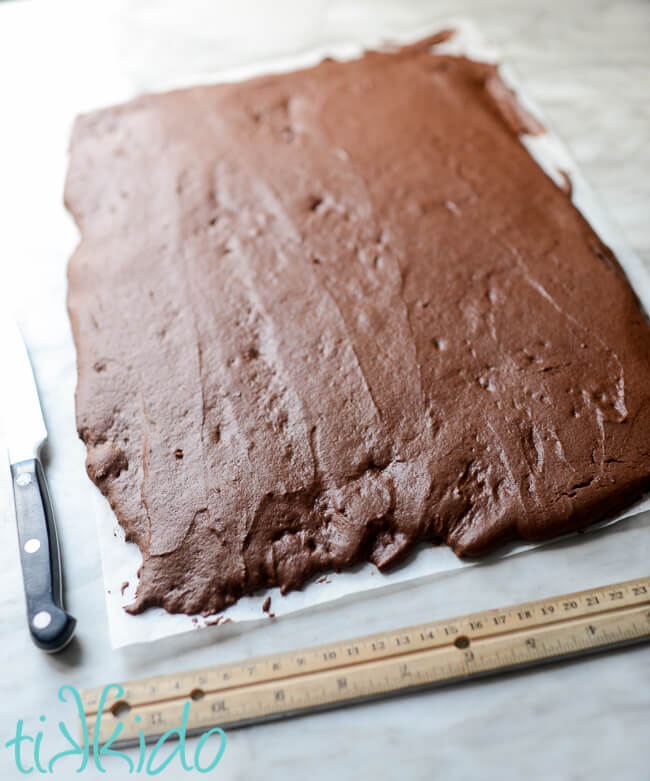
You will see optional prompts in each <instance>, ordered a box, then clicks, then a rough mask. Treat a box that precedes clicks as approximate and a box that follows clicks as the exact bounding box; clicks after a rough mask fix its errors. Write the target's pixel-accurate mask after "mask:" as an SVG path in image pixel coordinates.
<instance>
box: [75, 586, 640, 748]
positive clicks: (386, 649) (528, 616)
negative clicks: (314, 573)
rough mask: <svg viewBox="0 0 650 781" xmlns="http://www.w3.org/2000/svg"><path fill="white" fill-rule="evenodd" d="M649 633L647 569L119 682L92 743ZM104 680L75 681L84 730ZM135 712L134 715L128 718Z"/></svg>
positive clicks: (387, 689) (579, 650)
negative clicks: (507, 603) (520, 600)
mask: <svg viewBox="0 0 650 781" xmlns="http://www.w3.org/2000/svg"><path fill="white" fill-rule="evenodd" d="M649 639H650V576H649V577H646V578H640V579H638V580H630V581H626V582H624V583H616V584H613V585H610V586H603V587H600V588H596V589H591V590H588V591H580V592H577V593H575V594H565V595H562V596H556V597H551V598H549V599H541V600H538V601H536V602H528V603H525V604H521V605H513V606H511V607H506V608H501V609H496V610H487V611H483V612H481V613H474V614H472V615H467V616H460V617H458V618H453V619H446V620H443V621H434V622H432V623H427V624H422V625H420V626H412V627H409V628H406V629H397V630H391V631H388V632H382V633H380V634H376V635H369V636H367V637H359V638H357V639H354V640H344V641H341V642H335V643H326V644H324V645H319V646H315V647H313V648H305V649H301V650H297V651H289V652H286V653H278V654H271V655H269V656H261V657H257V658H254V659H248V660H245V661H243V662H235V663H231V664H221V665H217V666H214V667H206V668H204V669H198V670H189V671H187V672H179V673H171V674H168V675H157V676H153V677H151V678H144V679H141V680H135V681H129V682H127V683H124V684H122V685H123V687H124V690H125V691H124V696H123V697H122V699H121V700H120V701H118V702H116V701H115V697H114V695H111V698H109V699H108V700H107V701H106V704H105V707H104V709H103V712H102V716H101V719H100V729H99V743H100V744H101V743H104V742H106V741H107V740H108V739H109V738H110V737H111V735H112V734H113V732H114V730H115V727H116V723H117V720H118V719H119V720H121V721H122V722H123V727H122V731H121V734H120V736H119V739H118V740H116V741H115V742H114V744H113V745H116V746H118V745H125V744H128V743H132V742H136V741H137V740H138V739H139V735H138V733H139V732H141V733H142V734H143V735H144V737H145V739H147V740H150V739H154V738H157V737H159V736H160V735H162V734H163V733H164V732H166V731H167V730H168V729H171V728H173V727H178V726H180V724H181V721H182V716H183V709H184V707H185V704H186V703H187V702H188V701H189V702H190V703H191V705H190V708H189V718H188V720H187V734H191V733H192V732H202V731H204V730H206V729H209V728H210V727H214V726H220V727H223V728H224V729H226V728H228V727H235V726H243V725H246V724H253V723H257V722H260V721H265V720H268V719H279V718H286V717H288V716H294V715H297V714H301V713H309V712H313V711H316V710H320V709H325V708H333V707H338V706H341V705H347V704H351V703H354V702H359V701H362V700H369V699H373V698H378V697H386V696H389V695H394V694H400V693H404V692H409V691H414V690H417V689H421V688H425V687H431V686H434V685H442V684H445V683H451V682H454V681H464V680H468V679H471V678H475V677H478V676H483V675H489V674H493V673H498V672H505V671H509V670H516V669H518V668H523V667H527V666H532V665H537V664H542V663H546V662H553V661H556V660H560V659H566V658H569V657H573V656H580V655H583V654H587V653H592V652H596V651H602V650H605V649H608V648H614V647H618V646H623V645H628V644H631V643H636V642H642V641H647V640H649ZM103 688H104V687H95V688H91V689H84V690H83V691H82V692H81V697H82V702H83V707H84V712H85V716H86V723H87V726H88V733H89V735H90V739H91V741H92V736H93V733H94V729H95V724H96V721H97V715H98V714H97V712H98V705H99V701H100V696H101V693H102V690H103ZM136 716H138V717H139V719H137V721H136V718H135V717H136Z"/></svg>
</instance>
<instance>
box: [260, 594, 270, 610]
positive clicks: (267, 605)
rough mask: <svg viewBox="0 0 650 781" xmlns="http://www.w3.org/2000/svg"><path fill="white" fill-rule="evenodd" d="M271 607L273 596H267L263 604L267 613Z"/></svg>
mask: <svg viewBox="0 0 650 781" xmlns="http://www.w3.org/2000/svg"><path fill="white" fill-rule="evenodd" d="M270 609H271V597H267V598H266V599H265V600H264V604H263V605H262V610H263V611H264V612H265V613H268V612H269V610H270Z"/></svg>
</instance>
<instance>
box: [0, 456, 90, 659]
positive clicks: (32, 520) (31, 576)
mask: <svg viewBox="0 0 650 781" xmlns="http://www.w3.org/2000/svg"><path fill="white" fill-rule="evenodd" d="M11 477H12V485H13V489H14V499H15V503H16V523H17V525H18V541H19V544H20V562H21V564H22V567H23V581H24V584H25V598H26V600H27V619H28V621H29V631H30V632H31V634H32V639H33V640H34V642H35V643H36V645H37V646H38V647H39V648H42V649H43V650H44V651H47V652H48V653H56V652H57V651H61V650H63V648H65V646H66V645H67V644H68V643H69V642H70V640H71V638H72V635H73V633H74V628H75V624H76V621H75V619H74V618H73V617H72V616H70V615H68V613H66V612H65V610H64V609H63V583H62V579H61V554H60V552H59V541H58V538H57V535H56V524H55V523H54V513H53V512H52V504H51V502H50V494H49V491H48V490H47V483H46V482H45V475H44V473H43V467H42V466H41V462H40V461H39V460H38V459H37V458H30V459H28V460H27V461H21V462H20V463H18V464H12V465H11Z"/></svg>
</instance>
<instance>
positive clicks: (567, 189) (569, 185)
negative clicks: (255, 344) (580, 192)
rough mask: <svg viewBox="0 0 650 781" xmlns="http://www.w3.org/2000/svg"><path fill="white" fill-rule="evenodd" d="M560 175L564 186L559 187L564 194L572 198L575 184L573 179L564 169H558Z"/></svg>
mask: <svg viewBox="0 0 650 781" xmlns="http://www.w3.org/2000/svg"><path fill="white" fill-rule="evenodd" d="M558 173H559V174H560V176H561V178H562V184H560V185H559V187H560V190H562V192H564V193H566V195H568V196H569V198H571V196H572V195H573V182H572V181H571V177H570V176H569V174H568V173H567V172H566V171H564V170H563V169H562V168H558Z"/></svg>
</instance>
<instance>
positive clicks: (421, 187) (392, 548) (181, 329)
mask: <svg viewBox="0 0 650 781" xmlns="http://www.w3.org/2000/svg"><path fill="white" fill-rule="evenodd" d="M430 43H431V42H430V41H428V42H421V43H420V44H418V45H414V46H411V47H407V48H404V49H400V50H397V51H393V52H391V53H369V54H367V55H366V56H364V57H363V58H361V59H359V60H358V61H354V62H347V63H338V62H333V61H325V62H323V63H322V64H320V65H318V66H317V67H315V68H312V69H309V70H304V71H301V72H297V73H291V74H287V75H273V76H268V77H264V78H258V79H254V80H252V81H248V82H245V83H242V84H232V85H219V86H210V87H197V88H193V89H187V90H182V91H177V92H172V93H169V94H164V95H155V96H147V97H143V98H139V99H137V100H134V101H132V102H130V103H127V104H125V105H122V106H118V107H115V108H110V109H106V110H103V111H98V112H96V113H93V114H89V115H86V116H83V117H81V118H79V119H78V121H77V124H76V126H75V129H74V134H73V139H72V147H71V160H70V169H69V175H68V180H67V186H66V203H67V206H68V208H69V210H70V211H71V213H72V214H73V216H74V218H75V220H76V222H77V224H78V226H79V228H80V231H81V234H82V240H81V243H80V245H79V247H78V248H77V250H76V252H75V253H74V256H73V257H72V259H71V261H70V265H69V281H70V285H69V310H70V317H71V320H72V326H73V331H74V338H75V342H76V346H77V352H78V367H79V381H78V387H77V395H76V402H77V424H78V429H79V434H80V436H81V438H82V439H83V441H84V442H85V443H86V446H87V448H88V458H87V467H88V473H89V475H90V477H91V478H92V479H93V481H94V482H95V483H96V484H97V486H98V487H99V488H100V490H101V491H102V493H103V494H104V495H105V496H106V497H107V498H108V500H109V501H110V503H111V506H112V507H113V509H114V511H115V513H116V515H117V517H118V519H119V521H120V523H121V524H122V526H123V527H124V530H125V532H126V537H127V539H128V540H131V541H133V542H135V543H137V545H138V546H139V548H140V550H141V551H142V556H143V563H142V568H141V571H140V582H139V587H138V591H137V596H136V599H135V602H134V603H133V604H132V606H130V608H129V610H131V611H132V612H134V613H137V612H140V611H142V610H144V609H145V608H147V607H149V606H152V605H161V606H163V607H164V608H166V609H167V610H168V611H171V612H187V613H194V612H203V613H212V612H216V611H220V610H222V609H223V608H224V607H226V606H227V605H229V604H232V603H233V602H234V601H236V600H237V599H238V598H239V597H240V596H241V595H243V594H247V593H251V592H254V591H256V590H258V589H261V588H264V587H267V586H272V585H278V586H280V587H281V588H282V590H283V591H287V590H289V589H294V588H299V587H300V586H301V585H302V584H303V583H304V582H305V580H306V579H307V578H309V577H310V576H312V575H314V574H316V573H322V572H323V571H326V570H328V569H329V568H344V567H349V566H350V565H352V564H354V563H355V562H359V561H365V560H369V561H372V562H374V563H375V564H377V566H379V567H380V568H385V567H388V566H389V565H390V564H392V563H393V562H395V561H396V560H397V559H398V558H399V557H400V556H402V555H403V554H404V553H405V552H406V551H407V550H409V549H410V548H411V547H412V546H413V545H414V544H415V543H417V542H419V541H424V540H427V541H430V542H432V543H446V544H447V545H450V546H451V547H452V548H453V549H454V551H455V552H456V553H457V554H458V555H460V556H477V555H480V554H483V553H485V552H486V551H488V550H490V549H493V548H495V546H498V545H499V544H502V543H504V542H505V541H507V540H511V539H515V538H522V539H525V540H543V539H546V538H549V537H552V536H554V535H559V534H562V533H564V532H568V531H570V530H575V529H579V528H581V527H584V526H585V525H587V524H589V523H591V522H594V521H597V520H599V519H601V518H602V517H603V516H605V515H606V514H608V513H610V512H612V511H613V510H615V509H617V508H619V507H621V506H622V505H624V504H626V503H628V502H630V501H631V500H633V499H635V498H636V497H638V496H639V495H640V494H641V493H642V492H643V491H644V490H647V489H648V488H649V487H650V403H649V401H650V361H649V348H650V329H649V326H648V322H647V320H646V317H645V316H644V314H643V312H642V311H641V309H640V306H639V303H638V302H637V300H636V298H635V296H634V293H633V291H632V290H631V288H630V286H629V284H628V282H627V280H626V278H625V276H624V274H623V272H622V270H621V268H620V267H619V265H618V263H617V261H616V259H615V258H614V257H613V256H612V253H611V252H610V250H609V249H608V248H607V247H605V246H604V245H603V244H602V243H601V242H600V241H599V239H598V237H597V236H596V235H595V233H594V232H593V230H592V229H591V228H590V226H589V225H588V224H587V223H586V221H585V220H584V219H583V218H582V216H581V215H580V214H579V213H578V211H577V210H576V209H575V208H574V207H573V206H572V204H571V202H570V200H569V197H568V196H567V194H566V193H565V192H563V191H562V190H561V189H560V188H558V187H557V186H556V185H555V184H553V183H552V181H551V180H550V179H548V178H547V177H546V175H545V174H544V173H543V172H542V171H541V169H540V168H538V166H537V165H536V164H535V162H534V161H533V160H532V158H531V157H530V156H529V154H528V153H527V152H526V150H525V148H524V147H523V145H522V144H521V142H520V140H519V137H518V135H517V133H518V132H519V131H521V130H523V129H525V128H526V127H528V128H529V129H530V130H535V128H531V127H530V124H528V125H527V124H526V118H525V116H524V115H523V114H522V113H521V112H519V111H518V110H517V107H516V105H515V104H514V103H513V101H512V97H511V96H510V95H509V93H508V91H507V90H506V89H505V88H504V86H503V84H501V82H500V81H499V79H498V76H497V75H496V72H495V70H494V68H493V67H492V66H488V65H484V64H478V63H473V62H470V61H468V60H466V59H462V58H460V59H456V58H450V57H447V56H436V55H435V54H432V53H430V51H429V44H430ZM537 129H539V128H537Z"/></svg>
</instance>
